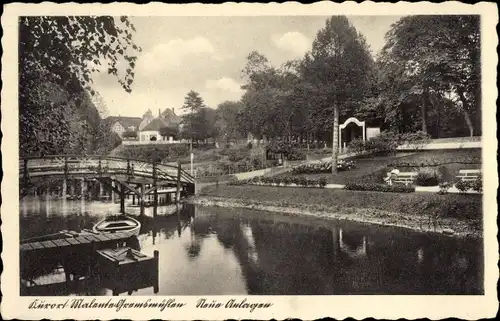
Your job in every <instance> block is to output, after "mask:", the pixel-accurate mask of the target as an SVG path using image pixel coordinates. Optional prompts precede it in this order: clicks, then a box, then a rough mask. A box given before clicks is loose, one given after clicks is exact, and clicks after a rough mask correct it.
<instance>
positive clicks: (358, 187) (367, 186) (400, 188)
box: [344, 182, 415, 193]
mask: <svg viewBox="0 0 500 321" xmlns="http://www.w3.org/2000/svg"><path fill="white" fill-rule="evenodd" d="M344 189H346V190H350V191H373V192H391V193H412V192H415V186H406V185H404V184H395V185H388V184H374V183H354V182H349V183H347V184H346V185H345V186H344Z"/></svg>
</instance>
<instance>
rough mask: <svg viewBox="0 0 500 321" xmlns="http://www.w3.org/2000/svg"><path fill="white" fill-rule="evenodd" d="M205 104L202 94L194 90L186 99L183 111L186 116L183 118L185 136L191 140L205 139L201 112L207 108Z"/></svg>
mask: <svg viewBox="0 0 500 321" xmlns="http://www.w3.org/2000/svg"><path fill="white" fill-rule="evenodd" d="M205 107H206V106H205V103H204V102H203V99H202V98H201V96H200V94H199V93H198V92H196V91H194V90H191V91H189V92H188V93H187V95H186V97H185V98H184V105H183V106H182V110H184V112H186V114H185V115H184V116H183V117H182V123H183V136H184V137H185V138H188V139H191V140H200V139H203V137H204V133H203V119H202V117H201V116H202V115H201V110H202V109H203V108H205Z"/></svg>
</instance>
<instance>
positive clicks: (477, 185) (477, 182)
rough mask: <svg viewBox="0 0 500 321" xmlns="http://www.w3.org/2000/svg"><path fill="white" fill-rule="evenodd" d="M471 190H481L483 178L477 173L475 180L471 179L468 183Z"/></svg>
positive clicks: (480, 191)
mask: <svg viewBox="0 0 500 321" xmlns="http://www.w3.org/2000/svg"><path fill="white" fill-rule="evenodd" d="M470 186H471V188H472V190H473V191H476V192H479V193H482V192H483V179H482V177H481V175H479V176H478V177H477V178H476V180H474V181H472V182H471V184H470Z"/></svg>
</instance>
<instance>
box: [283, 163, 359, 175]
mask: <svg viewBox="0 0 500 321" xmlns="http://www.w3.org/2000/svg"><path fill="white" fill-rule="evenodd" d="M352 168H355V163H354V161H351V160H348V161H344V160H339V161H338V162H337V170H338V171H347V170H350V169H352ZM331 172H332V162H331V161H330V162H321V163H317V164H304V165H298V166H295V167H293V168H292V173H293V174H320V173H331Z"/></svg>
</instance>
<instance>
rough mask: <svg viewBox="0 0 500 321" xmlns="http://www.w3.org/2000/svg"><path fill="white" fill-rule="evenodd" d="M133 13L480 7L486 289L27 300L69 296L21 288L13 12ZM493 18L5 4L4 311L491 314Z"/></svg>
mask: <svg viewBox="0 0 500 321" xmlns="http://www.w3.org/2000/svg"><path fill="white" fill-rule="evenodd" d="M86 14H92V15H104V14H107V15H109V14H111V15H134V16H148V15H151V16H155V15H165V16H187V15H191V16H218V15H226V16H248V15H269V16H272V15H332V14H347V15H348V14H352V15H398V14H480V15H481V17H482V22H481V34H482V47H481V52H482V57H481V59H482V90H483V104H484V105H483V128H484V129H483V159H484V162H483V166H484V172H485V175H484V184H485V188H484V243H485V251H484V254H485V274H484V276H485V295H484V296H377V295H372V296H354V295H352V296H207V298H209V299H210V300H212V299H217V301H220V302H226V301H227V300H229V299H233V298H234V299H237V300H243V299H246V300H247V301H248V302H271V303H272V304H273V305H272V307H270V308H267V309H255V310H254V311H253V312H250V311H249V309H244V308H239V309H222V308H220V309H196V308H194V305H195V303H196V301H197V300H198V299H199V298H201V297H202V296H177V297H160V296H155V297H128V296H125V297H112V298H110V297H77V298H83V299H85V301H86V302H89V303H90V302H92V299H95V300H97V301H98V302H107V301H108V300H110V299H111V300H113V301H118V300H120V299H126V300H128V301H129V302H143V301H146V300H147V299H148V298H149V299H151V300H155V301H160V302H161V300H163V299H168V298H175V300H176V301H177V302H186V303H187V304H188V307H186V308H179V309H175V308H174V309H169V308H167V309H165V310H164V311H160V310H159V309H138V308H136V309H127V308H122V309H120V311H118V312H117V311H116V309H111V308H107V309H102V308H101V309H98V308H89V309H71V308H64V309H57V308H56V309H50V308H49V309H28V306H29V304H30V303H31V302H32V301H33V300H35V299H40V300H44V301H45V302H47V303H60V304H62V303H64V302H65V301H66V300H71V299H74V298H68V297H39V298H36V297H20V296H19V277H18V271H19V250H18V249H19V216H18V213H19V202H18V188H19V186H18V154H19V152H18V112H17V110H18V109H17V106H18V101H17V79H18V77H17V75H18V71H17V49H16V47H17V28H18V27H17V17H18V16H20V15H86ZM497 23H498V9H497V7H496V5H495V4H493V3H485V2H482V3H479V4H476V5H468V4H462V3H459V2H445V3H439V4H433V3H429V2H421V3H406V2H400V3H397V4H390V3H377V4H376V3H373V2H365V3H362V4H356V3H343V4H335V3H327V2H322V3H316V4H312V5H302V4H298V3H293V2H291V3H286V4H276V3H273V4H234V3H226V4H222V5H203V4H189V5H165V4H159V3H150V4H146V5H136V4H127V3H114V4H106V5H103V4H74V3H71V4H52V3H48V2H44V3H41V4H9V5H6V6H5V7H4V14H3V16H2V27H3V30H4V35H3V38H2V47H3V50H4V53H3V56H2V81H3V89H2V93H1V94H2V96H1V98H2V100H1V101H2V122H1V129H2V133H3V139H2V158H3V163H2V164H3V165H2V167H3V173H4V177H3V181H2V187H1V188H2V190H1V191H2V200H3V203H2V208H1V213H3V215H2V223H3V224H2V227H1V230H2V237H3V240H4V243H3V244H4V246H3V252H2V260H3V264H4V271H3V274H2V279H1V286H2V293H3V302H2V307H1V313H2V316H3V317H4V318H19V319H41V318H48V319H66V318H73V319H94V318H97V319H115V318H124V319H151V318H160V319H171V320H188V319H228V318H237V319H240V318H241V319H270V318H275V319H284V318H291V317H293V318H301V319H316V318H321V317H327V316H329V317H334V318H338V319H343V318H347V317H353V318H356V319H362V318H367V317H374V318H386V319H397V318H407V319H414V318H424V317H427V318H430V319H441V318H446V317H457V318H463V319H478V318H483V317H493V316H494V315H495V314H496V311H497V307H498V301H497V294H496V284H497V280H498V268H497V262H498V243H497V239H496V235H497V225H496V214H497V203H496V189H497V187H498V174H497V166H496V165H497V163H496V151H497V140H496V99H497V94H498V92H497V87H496V66H497V63H498V57H497V53H496V47H497V45H498V37H497V34H496V30H495V26H496V24H497Z"/></svg>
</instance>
